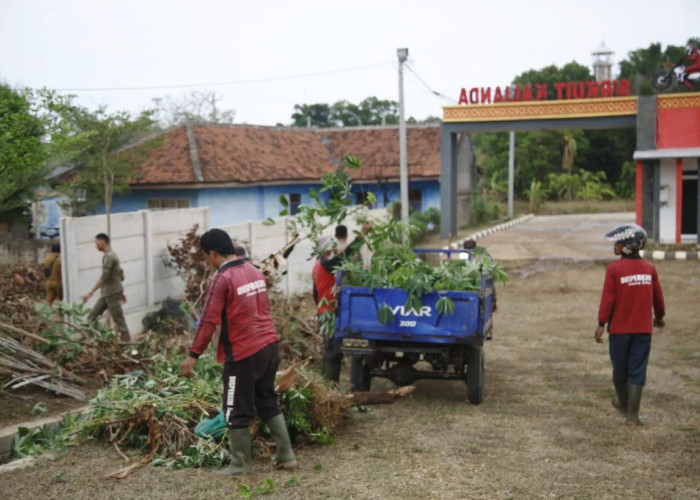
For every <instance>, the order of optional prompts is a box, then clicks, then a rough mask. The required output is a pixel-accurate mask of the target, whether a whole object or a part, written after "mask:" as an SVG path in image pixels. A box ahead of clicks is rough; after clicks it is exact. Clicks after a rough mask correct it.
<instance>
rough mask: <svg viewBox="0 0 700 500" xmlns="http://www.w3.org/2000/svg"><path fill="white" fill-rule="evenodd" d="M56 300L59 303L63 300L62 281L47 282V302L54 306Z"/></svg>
mask: <svg viewBox="0 0 700 500" xmlns="http://www.w3.org/2000/svg"><path fill="white" fill-rule="evenodd" d="M54 300H58V301H59V302H60V301H61V300H63V286H62V285H61V282H60V281H58V282H56V281H47V282H46V302H48V303H49V304H53V301H54Z"/></svg>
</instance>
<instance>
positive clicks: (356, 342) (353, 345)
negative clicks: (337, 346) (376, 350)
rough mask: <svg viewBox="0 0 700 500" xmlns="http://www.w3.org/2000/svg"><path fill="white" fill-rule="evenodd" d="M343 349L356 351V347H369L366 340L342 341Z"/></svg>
mask: <svg viewBox="0 0 700 500" xmlns="http://www.w3.org/2000/svg"><path fill="white" fill-rule="evenodd" d="M343 347H350V348H355V349H357V348H358V347H369V340H366V339H343Z"/></svg>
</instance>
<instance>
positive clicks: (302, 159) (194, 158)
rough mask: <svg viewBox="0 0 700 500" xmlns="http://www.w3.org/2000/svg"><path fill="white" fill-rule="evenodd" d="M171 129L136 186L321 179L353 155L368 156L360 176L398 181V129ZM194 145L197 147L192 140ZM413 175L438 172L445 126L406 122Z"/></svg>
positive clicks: (142, 168) (359, 178) (361, 178)
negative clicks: (408, 124)
mask: <svg viewBox="0 0 700 500" xmlns="http://www.w3.org/2000/svg"><path fill="white" fill-rule="evenodd" d="M189 132H190V137H189V138H188V127H186V126H182V127H178V128H174V129H171V130H169V131H168V132H166V133H165V141H164V142H163V144H162V145H160V146H159V147H157V148H155V149H153V150H152V151H151V152H150V153H149V155H148V158H147V160H146V161H145V162H143V163H142V164H141V165H139V168H138V170H139V176H138V178H136V179H135V180H134V181H133V182H132V186H143V187H146V186H154V185H166V184H167V185H173V184H180V185H191V184H197V185H207V184H268V183H280V182H308V181H317V180H318V179H319V178H320V177H321V175H323V174H324V173H327V172H331V171H333V170H334V169H335V168H336V166H337V165H338V164H340V162H341V161H342V159H343V157H344V156H345V155H346V154H348V155H352V156H357V157H359V158H360V160H361V161H362V169H361V170H360V172H359V173H358V174H354V175H353V177H354V179H355V181H356V182H357V181H372V180H380V179H398V177H399V135H398V127H396V126H393V127H358V128H355V127H353V128H336V129H306V128H303V129H302V128H274V127H256V126H245V125H234V126H231V125H192V126H190V130H189ZM192 143H194V144H192ZM406 144H407V158H408V171H409V177H410V178H411V179H437V178H439V176H440V126H439V125H429V126H408V127H407V129H406Z"/></svg>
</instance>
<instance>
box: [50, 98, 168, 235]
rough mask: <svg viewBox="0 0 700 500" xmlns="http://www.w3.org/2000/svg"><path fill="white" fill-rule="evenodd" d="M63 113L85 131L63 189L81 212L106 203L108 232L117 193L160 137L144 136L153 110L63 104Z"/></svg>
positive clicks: (77, 130)
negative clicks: (133, 111) (92, 108)
mask: <svg viewBox="0 0 700 500" xmlns="http://www.w3.org/2000/svg"><path fill="white" fill-rule="evenodd" d="M61 115H62V119H63V121H64V123H65V125H66V126H67V127H70V128H72V129H73V130H74V132H75V133H77V134H84V136H85V142H84V145H83V147H82V149H81V150H80V151H79V152H78V153H76V154H75V155H74V157H73V159H72V164H73V167H74V168H73V170H72V172H71V174H70V175H71V176H72V178H71V182H69V183H63V184H61V186H60V190H61V191H62V192H63V194H65V195H66V196H68V198H69V199H70V200H71V201H70V203H71V208H72V209H73V213H77V214H78V215H80V214H81V213H85V212H86V211H89V210H92V209H94V208H95V207H96V206H97V205H98V204H99V203H103V204H104V206H105V212H106V213H107V216H108V219H107V231H108V232H109V231H110V229H111V228H110V220H109V215H110V213H111V207H112V199H113V197H114V195H115V194H121V193H125V192H127V191H128V190H129V181H130V180H131V179H132V178H133V176H134V174H135V167H136V165H137V164H138V163H140V162H141V161H143V160H144V158H145V155H146V154H147V152H148V151H149V150H150V149H151V148H153V147H155V146H156V145H157V144H158V141H159V140H160V139H151V140H148V141H146V140H143V139H144V137H145V135H146V134H147V133H148V132H150V131H152V130H153V126H154V121H153V119H152V115H153V112H152V111H144V112H142V113H141V114H139V115H138V116H137V117H135V118H132V116H131V114H129V113H128V112H126V111H119V112H115V113H108V112H107V110H106V108H105V107H100V108H98V109H97V110H96V111H89V110H87V109H85V108H82V107H79V106H75V105H71V106H66V107H65V108H63V109H62V110H61ZM139 140H142V141H141V142H137V141H139Z"/></svg>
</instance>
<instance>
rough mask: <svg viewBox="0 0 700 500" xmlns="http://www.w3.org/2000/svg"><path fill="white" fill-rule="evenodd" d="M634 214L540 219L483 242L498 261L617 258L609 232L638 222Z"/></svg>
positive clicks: (542, 217)
mask: <svg viewBox="0 0 700 500" xmlns="http://www.w3.org/2000/svg"><path fill="white" fill-rule="evenodd" d="M634 219H635V215H634V213H632V212H624V213H606V214H580V215H579V214H577V215H542V216H536V217H534V218H532V219H530V220H528V221H526V222H523V223H521V224H519V225H517V226H515V227H513V228H511V229H506V230H503V231H500V232H497V233H494V234H491V235H489V236H485V237H483V238H480V239H479V246H483V247H486V249H487V250H488V251H489V253H490V254H491V255H492V256H493V258H494V260H496V261H499V260H518V259H547V258H555V259H562V258H564V259H573V260H597V259H614V258H615V257H614V255H613V251H612V244H611V243H610V242H609V241H608V240H606V239H605V233H607V232H608V231H610V230H611V229H612V228H614V227H615V226H618V225H620V224H628V223H631V222H634Z"/></svg>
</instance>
